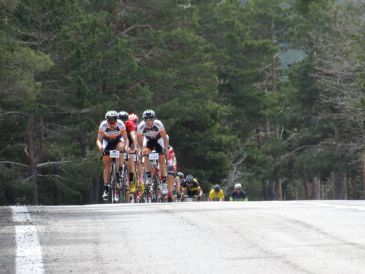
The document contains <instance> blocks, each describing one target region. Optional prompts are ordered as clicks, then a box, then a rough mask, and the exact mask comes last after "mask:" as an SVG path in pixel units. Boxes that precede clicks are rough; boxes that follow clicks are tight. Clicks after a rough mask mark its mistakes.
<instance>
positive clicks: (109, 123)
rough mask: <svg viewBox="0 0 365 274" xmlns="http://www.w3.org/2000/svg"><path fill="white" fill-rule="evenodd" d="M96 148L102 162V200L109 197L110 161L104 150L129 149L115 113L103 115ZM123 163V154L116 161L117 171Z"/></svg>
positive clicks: (122, 126) (123, 129) (124, 133)
mask: <svg viewBox="0 0 365 274" xmlns="http://www.w3.org/2000/svg"><path fill="white" fill-rule="evenodd" d="M96 146H97V147H98V149H99V151H100V152H101V153H102V160H103V163H104V171H103V179H104V193H103V199H108V196H109V181H110V168H111V164H112V159H111V158H110V157H109V155H106V154H105V155H104V151H105V150H113V149H116V150H119V151H122V152H123V151H124V150H128V149H129V143H128V136H127V132H126V128H125V125H124V123H123V122H122V121H121V120H119V119H118V113H117V112H116V111H108V112H107V113H106V114H105V120H104V121H102V122H101V124H100V126H99V132H98V138H97V139H96ZM122 161H124V154H123V153H121V156H120V157H119V159H118V160H117V161H116V165H117V170H119V166H121V163H122Z"/></svg>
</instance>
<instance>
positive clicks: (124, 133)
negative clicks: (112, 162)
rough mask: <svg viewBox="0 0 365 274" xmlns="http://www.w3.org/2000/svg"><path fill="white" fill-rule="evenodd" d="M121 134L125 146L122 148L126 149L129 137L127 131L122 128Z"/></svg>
mask: <svg viewBox="0 0 365 274" xmlns="http://www.w3.org/2000/svg"><path fill="white" fill-rule="evenodd" d="M122 136H123V139H124V142H125V147H124V150H128V149H129V139H128V135H127V131H126V130H122Z"/></svg>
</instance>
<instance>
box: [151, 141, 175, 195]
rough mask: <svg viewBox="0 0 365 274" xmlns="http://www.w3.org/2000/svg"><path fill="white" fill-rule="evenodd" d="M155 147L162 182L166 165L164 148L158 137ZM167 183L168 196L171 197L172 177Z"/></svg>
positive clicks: (165, 172) (164, 178) (165, 174)
mask: <svg viewBox="0 0 365 274" xmlns="http://www.w3.org/2000/svg"><path fill="white" fill-rule="evenodd" d="M155 149H156V152H157V153H159V154H160V157H159V159H158V161H159V167H160V174H161V179H162V182H166V178H167V166H166V157H165V149H164V144H163V140H162V138H160V139H158V142H157V143H156V145H155ZM169 177H171V176H169ZM167 184H168V186H167V188H168V197H170V198H171V196H172V189H173V187H174V182H173V178H172V180H171V178H170V180H168V181H167Z"/></svg>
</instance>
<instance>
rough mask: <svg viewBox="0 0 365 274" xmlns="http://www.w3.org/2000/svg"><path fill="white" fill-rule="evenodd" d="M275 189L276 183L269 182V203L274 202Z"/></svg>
mask: <svg viewBox="0 0 365 274" xmlns="http://www.w3.org/2000/svg"><path fill="white" fill-rule="evenodd" d="M275 188H276V182H275V181H271V182H270V183H269V198H270V200H271V201H274V200H276V191H275Z"/></svg>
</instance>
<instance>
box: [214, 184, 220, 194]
mask: <svg viewBox="0 0 365 274" xmlns="http://www.w3.org/2000/svg"><path fill="white" fill-rule="evenodd" d="M213 189H214V191H215V192H218V191H219V190H221V187H220V185H215V186H214V187H213Z"/></svg>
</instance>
